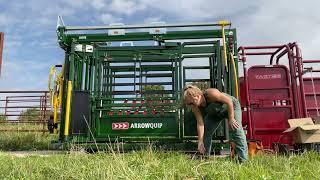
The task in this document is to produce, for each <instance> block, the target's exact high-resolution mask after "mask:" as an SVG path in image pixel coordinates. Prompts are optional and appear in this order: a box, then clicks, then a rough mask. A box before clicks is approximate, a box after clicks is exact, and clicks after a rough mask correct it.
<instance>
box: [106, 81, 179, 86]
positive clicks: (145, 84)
mask: <svg viewBox="0 0 320 180" xmlns="http://www.w3.org/2000/svg"><path fill="white" fill-rule="evenodd" d="M172 84H173V83H172V82H148V83H112V86H134V85H137V86H139V85H142V86H148V85H172ZM103 85H108V84H107V83H106V84H103Z"/></svg>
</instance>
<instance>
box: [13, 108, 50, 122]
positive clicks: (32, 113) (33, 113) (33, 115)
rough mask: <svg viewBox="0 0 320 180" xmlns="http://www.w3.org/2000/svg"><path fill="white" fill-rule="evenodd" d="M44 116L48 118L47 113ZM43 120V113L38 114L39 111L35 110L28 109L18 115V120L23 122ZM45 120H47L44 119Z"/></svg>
mask: <svg viewBox="0 0 320 180" xmlns="http://www.w3.org/2000/svg"><path fill="white" fill-rule="evenodd" d="M46 116H49V114H48V113H46ZM41 119H43V112H42V113H40V111H39V110H38V109H36V108H29V109H26V110H24V111H22V112H21V113H20V116H19V117H18V120H19V121H21V120H24V121H32V120H41ZM46 119H47V118H46Z"/></svg>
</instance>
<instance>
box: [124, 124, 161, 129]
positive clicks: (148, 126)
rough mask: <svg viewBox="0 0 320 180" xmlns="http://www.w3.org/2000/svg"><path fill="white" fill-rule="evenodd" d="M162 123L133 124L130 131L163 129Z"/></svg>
mask: <svg viewBox="0 0 320 180" xmlns="http://www.w3.org/2000/svg"><path fill="white" fill-rule="evenodd" d="M162 125H163V124H162V123H131V125H130V129H161V128H162Z"/></svg>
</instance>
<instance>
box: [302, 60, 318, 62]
mask: <svg viewBox="0 0 320 180" xmlns="http://www.w3.org/2000/svg"><path fill="white" fill-rule="evenodd" d="M302 62H303V63H320V60H303V61H302Z"/></svg>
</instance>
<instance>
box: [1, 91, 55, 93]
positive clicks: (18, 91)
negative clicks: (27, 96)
mask: <svg viewBox="0 0 320 180" xmlns="http://www.w3.org/2000/svg"><path fill="white" fill-rule="evenodd" d="M48 92H49V91H0V93H48Z"/></svg>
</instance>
